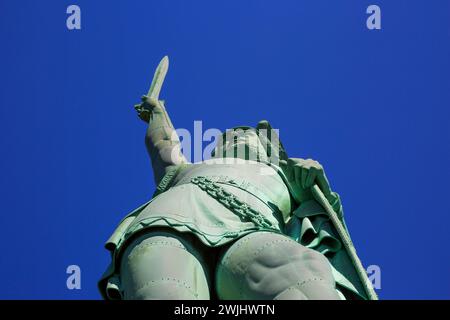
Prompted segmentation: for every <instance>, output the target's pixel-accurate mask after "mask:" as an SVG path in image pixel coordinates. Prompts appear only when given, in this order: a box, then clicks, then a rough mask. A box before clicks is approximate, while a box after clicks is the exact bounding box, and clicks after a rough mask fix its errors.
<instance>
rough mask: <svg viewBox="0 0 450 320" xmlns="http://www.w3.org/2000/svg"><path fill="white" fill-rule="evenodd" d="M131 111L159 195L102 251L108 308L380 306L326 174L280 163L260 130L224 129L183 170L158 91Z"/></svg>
mask: <svg viewBox="0 0 450 320" xmlns="http://www.w3.org/2000/svg"><path fill="white" fill-rule="evenodd" d="M168 64H169V60H168V58H167V57H164V58H163V59H162V60H161V62H160V64H159V66H158V68H157V70H156V72H155V75H154V78H153V82H152V85H151V87H150V90H149V92H148V94H147V95H146V96H144V97H142V103H141V104H139V105H137V106H136V107H135V108H136V110H137V112H138V115H139V117H140V118H141V119H142V120H143V121H145V122H146V123H148V129H147V133H146V139H145V142H146V146H147V150H148V152H149V155H150V158H151V162H152V167H153V173H154V177H155V180H156V183H157V189H156V191H155V193H154V195H153V197H152V198H151V200H150V201H148V202H147V203H145V204H144V205H142V206H141V207H139V208H137V209H136V210H134V211H133V212H131V213H130V214H128V215H127V216H126V217H125V218H124V219H123V220H122V222H121V223H120V224H119V226H118V227H117V229H116V230H115V231H114V233H113V234H112V236H111V237H110V239H109V240H108V241H107V243H106V248H107V249H108V250H109V251H110V252H111V256H112V261H111V263H110V265H109V266H108V268H107V270H106V272H105V273H104V275H103V277H102V278H101V280H100V281H99V289H100V292H101V293H102V295H103V297H104V298H105V299H111V300H114V299H298V300H303V299H376V298H377V297H376V294H375V292H374V290H373V288H372V286H371V284H370V282H369V281H368V279H367V276H366V273H365V270H364V268H363V267H362V265H361V262H360V261H359V259H358V256H357V255H356V252H355V249H354V246H353V244H352V242H351V239H350V236H349V234H348V231H347V228H346V226H345V222H344V217H343V210H342V205H341V201H340V198H339V195H338V194H337V193H336V192H333V191H332V190H331V188H330V185H329V182H328V180H327V178H326V176H325V173H324V171H323V168H322V166H321V165H320V164H319V163H318V162H317V161H314V160H311V159H306V160H305V159H301V158H290V157H288V156H287V153H286V151H285V150H284V148H283V145H282V144H281V142H280V141H279V138H278V135H277V133H276V131H275V130H273V129H272V127H271V126H270V124H269V123H268V122H267V121H260V122H259V123H258V124H257V125H256V127H254V128H253V127H246V126H240V127H236V128H234V129H231V130H228V131H226V132H225V133H224V134H223V135H222V136H221V137H220V139H218V140H219V141H218V143H217V146H216V148H215V150H214V152H213V155H212V157H211V159H209V160H205V161H203V162H199V163H188V161H187V160H186V159H185V157H184V156H183V154H182V152H181V143H180V140H179V138H178V136H177V134H176V132H175V129H174V126H173V124H172V122H171V120H170V118H169V116H168V114H167V112H166V108H165V105H164V101H162V100H160V99H159V93H160V90H161V87H162V83H163V81H164V77H165V75H166V73H167V70H168Z"/></svg>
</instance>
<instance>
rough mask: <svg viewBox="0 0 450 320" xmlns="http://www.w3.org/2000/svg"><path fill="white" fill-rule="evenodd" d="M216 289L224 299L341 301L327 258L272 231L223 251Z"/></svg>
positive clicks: (217, 273) (251, 237)
mask: <svg viewBox="0 0 450 320" xmlns="http://www.w3.org/2000/svg"><path fill="white" fill-rule="evenodd" d="M216 290H217V295H218V296H219V298H221V299H284V300H305V299H337V300H338V299H340V298H339V295H338V293H337V291H336V289H335V282H334V278H333V276H332V273H331V267H330V265H329V262H328V260H327V259H326V257H325V256H323V255H322V254H320V253H318V252H316V251H314V250H311V249H308V248H306V247H304V246H302V245H300V244H299V243H297V242H295V241H294V240H292V239H290V238H288V237H286V236H283V235H280V234H276V233H271V232H254V233H251V234H249V235H247V236H245V237H243V238H241V239H239V240H238V241H236V242H235V243H233V245H231V246H230V247H229V248H227V249H226V250H224V252H223V254H222V256H221V258H220V260H219V263H218V265H217V270H216Z"/></svg>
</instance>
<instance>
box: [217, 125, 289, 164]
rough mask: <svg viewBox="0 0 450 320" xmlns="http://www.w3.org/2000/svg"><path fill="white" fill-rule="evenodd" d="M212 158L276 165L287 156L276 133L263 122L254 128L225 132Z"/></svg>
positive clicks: (241, 127)
mask: <svg viewBox="0 0 450 320" xmlns="http://www.w3.org/2000/svg"><path fill="white" fill-rule="evenodd" d="M212 157H213V158H240V159H244V160H254V161H264V162H271V163H274V164H278V162H279V161H280V160H287V154H286V151H285V150H284V147H283V145H282V144H281V141H280V139H279V136H278V133H277V132H276V130H274V129H273V128H272V126H271V125H270V124H269V122H267V121H265V120H263V121H260V122H259V123H258V125H257V126H256V128H253V127H249V126H238V127H234V128H232V129H229V130H227V131H225V132H224V133H223V134H222V135H221V136H220V137H219V138H218V141H217V146H216V148H215V149H214V151H213V152H212Z"/></svg>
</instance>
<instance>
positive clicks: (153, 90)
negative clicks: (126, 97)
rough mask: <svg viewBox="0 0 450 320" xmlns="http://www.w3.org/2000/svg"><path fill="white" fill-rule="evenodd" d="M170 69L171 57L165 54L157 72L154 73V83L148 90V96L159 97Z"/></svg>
mask: <svg viewBox="0 0 450 320" xmlns="http://www.w3.org/2000/svg"><path fill="white" fill-rule="evenodd" d="M168 69H169V57H168V56H165V57H164V58H162V59H161V61H160V62H159V65H158V67H157V68H156V71H155V74H154V75H153V80H152V84H151V85H150V89H149V90H148V93H147V96H148V97H150V98H155V99H156V100H158V99H159V93H160V92H161V88H162V85H163V82H164V78H165V77H166V74H167V70H168Z"/></svg>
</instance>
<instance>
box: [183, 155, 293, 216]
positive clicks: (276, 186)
mask: <svg viewBox="0 0 450 320" xmlns="http://www.w3.org/2000/svg"><path fill="white" fill-rule="evenodd" d="M195 177H207V178H208V179H210V180H212V181H214V182H215V183H218V184H220V185H222V186H224V187H225V188H226V189H227V190H230V191H232V190H233V189H239V190H244V191H245V192H247V193H248V194H249V195H252V196H254V197H257V198H259V199H260V200H261V201H263V202H265V203H267V204H268V205H270V206H273V209H275V210H278V211H280V213H281V214H282V215H283V218H284V220H286V219H287V217H288V216H289V214H290V212H291V198H290V194H289V191H288V188H287V187H286V185H285V183H284V182H283V180H282V179H281V177H280V176H279V175H278V174H277V172H276V171H275V170H273V169H272V168H270V167H268V166H267V165H265V164H262V163H257V162H245V163H238V164H236V163H208V162H204V163H199V164H194V165H192V166H191V167H190V168H189V169H187V170H185V171H184V172H182V174H180V175H179V176H178V177H177V178H176V180H175V181H174V185H180V184H185V183H190V181H191V179H192V178H195Z"/></svg>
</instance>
